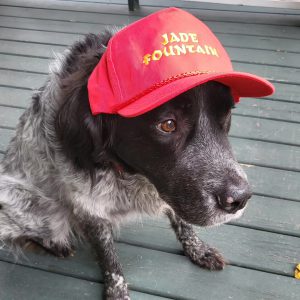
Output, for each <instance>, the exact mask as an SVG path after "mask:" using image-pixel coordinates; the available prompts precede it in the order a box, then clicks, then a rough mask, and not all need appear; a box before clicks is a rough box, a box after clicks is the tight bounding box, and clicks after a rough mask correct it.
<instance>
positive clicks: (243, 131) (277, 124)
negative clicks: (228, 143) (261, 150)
mask: <svg viewBox="0 0 300 300" xmlns="http://www.w3.org/2000/svg"><path fill="white" fill-rule="evenodd" d="M230 134H231V136H234V137H244V138H250V139H257V140H262V141H266V142H275V143H276V142H280V143H283V144H292V145H296V146H299V145H300V126H295V124H294V123H288V122H281V121H275V120H266V119H259V118H255V117H245V116H234V117H233V119H232V127H231V130H230Z"/></svg>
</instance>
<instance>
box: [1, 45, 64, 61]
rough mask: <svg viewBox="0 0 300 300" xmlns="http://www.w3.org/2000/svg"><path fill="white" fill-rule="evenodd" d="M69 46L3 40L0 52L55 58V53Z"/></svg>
mask: <svg viewBox="0 0 300 300" xmlns="http://www.w3.org/2000/svg"><path fill="white" fill-rule="evenodd" d="M66 48H67V46H57V45H45V44H34V43H24V42H19V41H16V42H15V41H1V43H0V53H5V54H17V55H23V56H24V55H28V56H34V57H39V58H43V57H44V58H53V55H54V53H62V52H63V51H64V50H65V49H66Z"/></svg>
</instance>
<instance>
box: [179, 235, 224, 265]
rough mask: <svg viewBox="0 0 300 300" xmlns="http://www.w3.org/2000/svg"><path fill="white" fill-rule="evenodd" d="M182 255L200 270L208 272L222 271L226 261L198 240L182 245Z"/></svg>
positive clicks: (213, 249) (217, 252)
mask: <svg viewBox="0 0 300 300" xmlns="http://www.w3.org/2000/svg"><path fill="white" fill-rule="evenodd" d="M183 251H184V254H185V255H186V256H187V257H189V258H190V260H191V261H192V262H193V263H194V264H196V265H198V266H199V267H201V268H205V269H208V270H223V269H224V267H225V265H226V261H225V259H224V258H223V256H222V255H221V254H220V253H219V251H218V250H216V249H215V248H211V247H209V246H208V245H206V244H205V243H203V242H202V241H201V240H200V239H198V238H195V239H191V240H189V241H187V242H186V243H184V244H183Z"/></svg>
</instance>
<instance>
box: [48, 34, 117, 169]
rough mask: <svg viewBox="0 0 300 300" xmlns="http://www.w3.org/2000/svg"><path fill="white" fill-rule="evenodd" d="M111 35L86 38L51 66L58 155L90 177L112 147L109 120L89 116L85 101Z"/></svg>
mask: <svg viewBox="0 0 300 300" xmlns="http://www.w3.org/2000/svg"><path fill="white" fill-rule="evenodd" d="M112 34H113V32H112V31H105V32H104V33H102V34H101V35H99V36H96V35H93V34H89V35H87V36H86V37H85V39H84V40H82V41H79V42H76V43H75V44H74V45H73V46H72V47H71V48H69V50H68V51H67V52H66V54H65V56H63V58H62V59H60V60H59V61H58V63H54V68H53V69H52V73H53V74H54V77H52V78H55V79H54V80H53V79H52V80H53V81H54V82H55V102H56V103H57V108H56V109H55V120H54V123H55V131H56V136H57V137H58V144H59V148H60V149H61V151H62V152H63V153H64V155H65V156H66V157H68V158H69V159H70V160H71V161H72V162H73V164H74V165H75V166H76V167H77V168H79V169H83V170H86V171H89V172H90V173H92V172H93V170H95V167H97V166H100V165H103V164H104V163H105V162H107V161H108V160H107V159H106V155H107V150H108V147H109V145H110V144H111V143H112V137H113V124H114V122H113V121H112V119H113V118H114V117H113V116H110V115H97V116H93V115H92V113H91V110H90V106H89V101H88V91H87V82H88V78H89V76H90V74H91V73H92V71H93V69H94V68H95V66H96V65H97V64H98V63H99V60H100V58H101V56H102V54H103V53H104V51H105V49H106V45H107V43H108V41H109V39H110V38H111V36H112Z"/></svg>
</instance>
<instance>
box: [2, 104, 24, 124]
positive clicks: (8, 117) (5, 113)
mask: <svg viewBox="0 0 300 300" xmlns="http://www.w3.org/2000/svg"><path fill="white" fill-rule="evenodd" d="M12 110H13V111H12ZM11 112H13V113H11ZM23 112H24V109H22V108H11V107H6V106H0V125H1V126H3V127H10V128H14V127H15V126H16V125H17V122H18V119H19V116H21V114H22V113H23Z"/></svg>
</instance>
